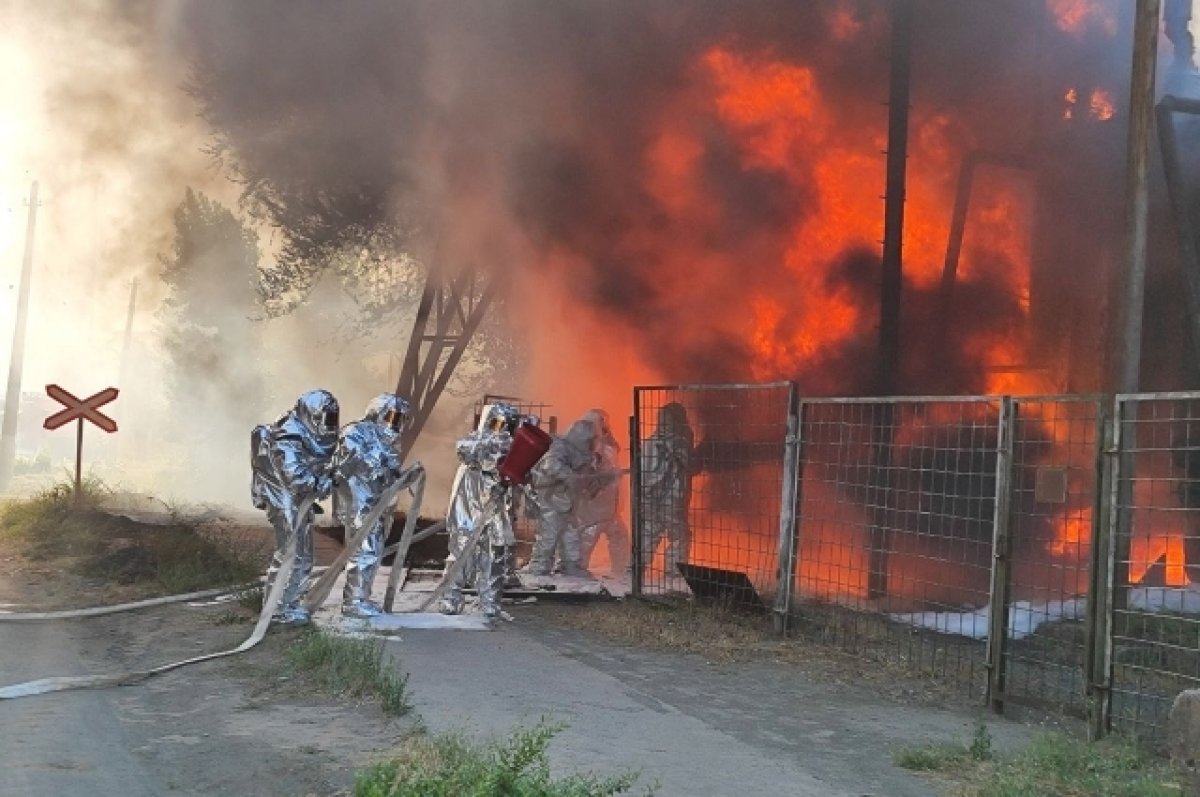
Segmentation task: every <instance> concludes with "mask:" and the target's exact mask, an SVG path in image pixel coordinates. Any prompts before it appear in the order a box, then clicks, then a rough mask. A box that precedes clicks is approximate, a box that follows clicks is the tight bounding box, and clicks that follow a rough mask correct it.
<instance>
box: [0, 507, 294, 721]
mask: <svg viewBox="0 0 1200 797" xmlns="http://www.w3.org/2000/svg"><path fill="white" fill-rule="evenodd" d="M310 503H311V502H310ZM305 511H306V512H307V511H308V509H307V507H305ZM295 564H296V538H295V536H294V535H293V537H292V538H291V539H290V540H288V544H287V547H286V549H285V550H284V553H283V561H282V562H281V563H280V566H279V570H278V571H277V572H276V574H275V582H274V583H273V584H272V585H271V591H270V592H269V593H268V594H267V596H266V597H265V598H264V599H263V606H262V611H261V612H259V615H258V622H257V623H255V625H254V630H253V631H252V632H251V634H250V636H249V638H247V639H246V641H245V642H243V643H242V644H240V645H238V646H237V647H236V648H233V649H232V650H223V651H220V652H219V653H209V654H207V655H204V656H196V657H194V658H191V659H185V660H183V661H176V662H172V663H170V664H164V665H162V666H160V667H155V668H153V669H150V670H132V671H129V672H123V673H116V674H114V675H78V676H58V677H52V678H39V679H38V680H36V681H26V682H25V683H23V684H15V685H13V686H6V687H4V688H0V700H11V699H13V698H17V697H30V696H32V695H42V694H46V693H48V692H63V691H66V690H69V689H103V688H105V687H109V686H128V685H131V684H136V683H140V682H142V681H144V680H146V679H148V678H152V677H153V676H155V675H161V674H162V673H165V672H170V671H171V670H177V669H179V668H180V667H186V666H187V665H189V664H197V663H199V662H202V661H211V660H212V659H219V658H223V657H225V656H232V655H234V654H237V653H242V652H244V651H247V650H249V649H250V648H252V647H254V646H255V645H257V644H258V643H259V642H261V641H262V639H263V637H264V636H266V634H267V627H268V626H269V625H270V624H271V616H272V615H273V614H274V613H275V608H276V607H277V606H278V605H279V599H280V597H281V596H282V595H283V589H284V587H285V586H286V585H287V582H288V579H289V578H290V577H291V575H292V568H293V567H294V566H295ZM83 611H85V612H86V611H88V610H86V609H85V610H83ZM57 614H59V616H63V614H62V613H57ZM66 615H67V616H84V615H74V614H71V613H66Z"/></svg>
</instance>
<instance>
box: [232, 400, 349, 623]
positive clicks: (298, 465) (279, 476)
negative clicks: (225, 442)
mask: <svg viewBox="0 0 1200 797" xmlns="http://www.w3.org/2000/svg"><path fill="white" fill-rule="evenodd" d="M337 429H338V403H337V399H335V398H334V397H333V394H331V393H330V392H329V391H327V390H310V391H308V392H307V393H304V394H303V395H302V396H300V398H299V400H298V401H297V402H296V406H295V407H294V408H293V409H292V410H291V411H290V412H288V413H287V414H286V415H284V416H283V417H282V418H280V419H279V420H277V421H276V422H275V423H273V424H271V425H269V426H268V425H261V426H256V427H255V428H254V430H253V431H252V432H251V433H250V445H251V451H250V471H251V477H250V495H251V500H252V501H253V503H254V506H255V508H257V509H265V510H266V512H267V518H268V519H269V520H270V521H271V525H272V526H273V527H274V528H275V555H274V556H273V557H272V559H271V566H270V568H269V569H268V570H267V591H268V592H269V591H270V589H271V585H272V584H273V583H274V581H275V576H276V574H277V573H278V572H279V567H280V565H281V564H282V562H283V554H284V551H285V550H286V548H287V546H288V543H289V541H290V540H291V539H293V538H295V540H296V558H295V564H294V565H293V567H292V573H291V576H290V578H289V579H288V583H287V585H286V586H285V587H284V591H283V595H282V597H281V599H280V602H279V608H278V610H277V612H276V619H278V620H281V621H283V622H285V623H291V624H297V625H299V624H304V623H307V622H308V620H309V617H308V612H307V611H306V610H305V609H304V608H303V607H302V606H301V605H300V599H301V598H302V597H303V595H304V590H305V588H306V587H307V581H308V577H309V575H310V574H311V573H312V566H313V537H312V526H313V515H314V514H316V513H317V512H319V511H320V507H318V506H316V501H319V500H321V499H323V498H326V497H328V496H329V493H330V491H331V489H332V487H333V480H332V478H331V468H332V458H333V451H334V447H335V445H336V444H337Z"/></svg>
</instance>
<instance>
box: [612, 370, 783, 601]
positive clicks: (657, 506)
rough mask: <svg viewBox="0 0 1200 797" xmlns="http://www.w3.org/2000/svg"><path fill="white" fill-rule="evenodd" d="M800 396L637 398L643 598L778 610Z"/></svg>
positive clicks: (750, 390)
mask: <svg viewBox="0 0 1200 797" xmlns="http://www.w3.org/2000/svg"><path fill="white" fill-rule="evenodd" d="M790 390H791V385H790V384H789V383H786V382H784V383H777V384H769V385H684V386H670V387H638V388H635V389H634V413H635V415H634V429H633V431H634V445H635V460H636V467H637V473H636V474H635V484H636V489H637V492H638V499H637V505H636V507H635V508H636V510H637V511H636V513H635V515H636V517H635V524H634V525H635V529H634V547H635V551H634V556H635V562H639V563H640V567H637V566H635V568H634V570H635V572H634V578H635V580H637V579H640V582H638V583H635V593H637V594H642V595H647V596H653V595H659V596H665V595H670V594H680V595H687V594H696V595H697V597H702V598H715V599H719V600H720V601H722V602H724V603H725V604H727V605H730V606H735V607H739V608H744V609H756V610H758V609H762V610H765V609H767V608H769V607H770V606H771V605H772V601H773V593H774V591H775V585H776V579H777V574H776V569H777V567H778V562H779V516H780V505H781V500H782V493H783V471H784V451H785V448H784V446H785V438H786V435H787V420H788V410H789V395H790Z"/></svg>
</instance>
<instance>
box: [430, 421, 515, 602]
mask: <svg viewBox="0 0 1200 797" xmlns="http://www.w3.org/2000/svg"><path fill="white" fill-rule="evenodd" d="M520 421H521V415H520V413H519V412H518V411H517V409H516V408H515V407H513V406H511V405H508V404H489V405H488V406H487V407H485V408H484V410H483V416H482V417H481V418H480V420H479V428H478V429H477V430H476V431H474V432H471V433H470V434H468V435H467V436H466V437H463V438H462V439H460V440H459V441H458V443H457V446H456V450H457V453H458V461H459V463H460V464H459V466H458V473H457V474H455V476H454V485H453V487H452V488H451V491H450V507H449V509H448V510H447V516H446V530H447V531H448V532H449V534H450V555H449V557H447V560H446V568H447V570H449V569H450V568H451V567H452V566H453V565H454V563H455V561H457V560H458V559H459V558H461V557H469V559H468V561H467V563H466V566H465V567H464V568H462V570H461V571H460V572H459V573H458V577H457V578H455V579H453V580H452V581H451V583H450V584H449V585H448V586H447V588H446V593H445V595H444V597H443V598H442V600H441V603H440V605H439V609H440V610H441V611H442V613H444V614H458V613H460V612H461V611H462V609H463V589H465V588H466V587H467V585H468V584H470V583H472V582H474V583H475V585H476V589H477V590H478V592H479V605H480V608H481V609H482V611H483V614H484V616H485V617H488V618H496V617H499V616H500V600H501V598H502V596H503V593H504V581H505V561H506V558H507V552H508V549H509V548H510V547H511V546H512V545H514V544H515V543H516V535H515V534H514V532H513V518H514V501H515V500H516V496H515V495H514V491H513V487H512V486H510V485H506V484H504V483H503V481H502V480H501V478H500V474H499V472H498V470H497V468H498V467H499V465H500V460H501V459H502V458H503V457H504V456H505V455H507V454H508V451H509V449H510V448H511V447H512V440H513V438H512V435H513V433H514V432H515V431H516V429H517V425H518V424H519V423H520ZM480 523H484V524H485V526H484V531H483V533H482V536H480V537H479V540H478V542H477V543H476V544H475V546H474V550H467V549H466V546H467V543H468V542H469V541H470V538H471V536H472V534H473V533H474V531H475V529H476V528H477V527H478V524H480Z"/></svg>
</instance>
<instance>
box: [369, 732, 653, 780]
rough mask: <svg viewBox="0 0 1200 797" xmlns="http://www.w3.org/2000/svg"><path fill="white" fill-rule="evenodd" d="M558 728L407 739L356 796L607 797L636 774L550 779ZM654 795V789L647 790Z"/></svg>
mask: <svg viewBox="0 0 1200 797" xmlns="http://www.w3.org/2000/svg"><path fill="white" fill-rule="evenodd" d="M562 727H563V726H561V725H558V726H555V725H548V724H546V723H544V722H543V723H541V724H539V725H537V726H535V727H533V728H528V729H522V730H517V731H516V732H515V733H513V734H512V736H511V737H510V738H509V739H508V740H505V741H492V742H490V743H486V744H472V743H470V742H468V741H466V740H465V739H464V738H463V737H462V736H461V735H456V734H445V735H441V736H436V737H428V736H425V735H416V736H413V737H410V738H409V739H408V740H407V742H406V744H405V746H404V748H403V750H402V752H401V753H400V755H399V756H397V757H396V758H394V759H392V760H391V761H388V762H385V763H382V764H376V765H375V766H373V767H371V768H370V769H368V770H366V771H365V772H363V773H360V774H359V775H358V777H357V779H356V780H355V784H354V791H353V794H354V797H611V795H618V794H626V793H628V792H629V790H630V789H631V788H633V786H634V784H635V783H636V782H637V779H638V775H637V774H636V773H625V774H621V775H616V776H612V777H599V776H597V775H594V774H591V773H587V774H574V775H567V776H566V777H562V778H554V777H552V776H551V774H550V761H549V757H548V755H547V748H548V747H549V745H550V740H551V739H552V738H553V737H554V735H555V734H557V733H558V732H559V731H560V730H562ZM646 793H647V794H652V793H653V791H652V790H649V789H648V790H647V792H646Z"/></svg>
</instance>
